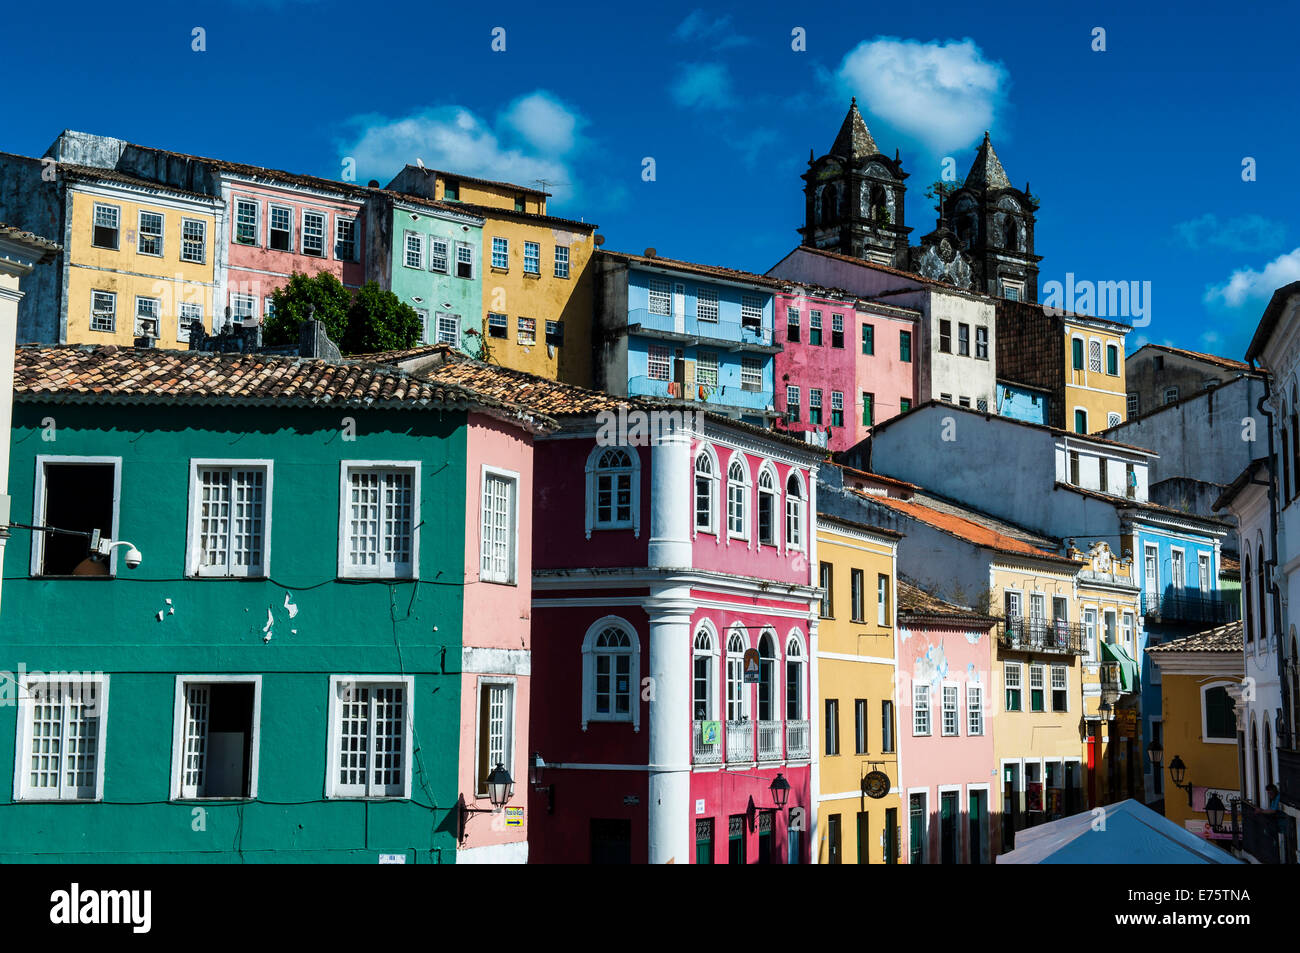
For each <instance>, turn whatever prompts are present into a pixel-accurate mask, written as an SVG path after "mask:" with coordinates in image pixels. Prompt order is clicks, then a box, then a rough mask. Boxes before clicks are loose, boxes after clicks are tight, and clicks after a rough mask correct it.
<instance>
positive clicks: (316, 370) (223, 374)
mask: <svg viewBox="0 0 1300 953" xmlns="http://www.w3.org/2000/svg"><path fill="white" fill-rule="evenodd" d="M14 394H15V397H16V399H18V400H28V401H54V402H68V403H133V404H144V403H164V404H177V405H195V404H216V405H223V406H238V405H240V404H249V405H254V406H265V405H276V406H296V407H303V406H307V407H325V406H329V407H356V408H358V409H376V410H381V409H408V410H440V409H467V410H475V409H478V410H483V411H485V412H488V413H491V414H493V415H494V416H498V417H503V418H505V419H509V420H514V421H517V422H519V423H521V424H524V425H527V426H530V427H533V428H534V429H536V430H549V429H553V427H554V422H553V421H550V420H549V419H547V418H546V417H545V416H544V415H539V414H537V413H535V412H534V411H532V410H531V409H529V408H527V407H525V406H522V405H521V404H520V403H518V402H517V401H514V400H510V399H509V398H508V397H497V396H494V395H490V394H483V393H480V392H478V391H475V390H474V389H473V388H472V387H468V386H465V385H463V384H459V383H456V382H451V381H429V380H424V379H420V378H418V377H414V376H411V375H408V374H405V373H403V372H402V371H399V370H397V369H396V368H392V367H386V366H384V365H383V364H378V363H374V362H361V361H340V362H331V361H322V360H314V359H305V358H297V357H280V356H272V355H265V354H211V353H202V352H194V351H164V350H156V349H152V348H123V347H116V346H113V345H109V346H101V347H85V346H76V345H63V346H59V347H22V348H19V349H18V350H17V352H16V354H15V359H14Z"/></svg>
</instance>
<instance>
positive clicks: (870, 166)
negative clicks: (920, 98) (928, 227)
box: [799, 97, 911, 268]
mask: <svg viewBox="0 0 1300 953" xmlns="http://www.w3.org/2000/svg"><path fill="white" fill-rule="evenodd" d="M906 178H907V173H905V172H904V171H903V166H902V163H901V162H900V161H899V158H898V153H897V151H895V153H894V158H892V159H890V158H889V157H888V156H885V155H884V154H882V153H881V151H880V149H879V148H877V147H876V140H875V139H873V138H872V137H871V131H870V130H869V129H867V124H866V123H865V122H864V121H863V119H862V113H860V112H858V100H857V97H854V98H853V102H852V103H851V104H850V105H849V112H848V115H846V116H845V117H844V123H843V124H842V125H841V126H840V131H839V135H837V136H836V137H835V142H834V144H833V145H832V146H831V151H830V152H829V153H827V154H826V155H824V156H822V157H821V158H820V159H814V158H813V157H812V152H811V151H810V152H809V155H808V171H807V172H805V173H804V174H803V180H804V198H805V213H804V226H803V228H801V229H799V233H800V234H801V235H802V236H803V244H804V245H810V246H812V247H814V248H822V249H826V250H827V251H834V252H839V253H840V254H843V255H851V256H853V257H854V258H864V259H866V260H867V261H873V262H875V263H877V264H881V265H889V266H890V267H893V268H906V267H907V262H908V250H907V244H908V238H907V236H908V233H909V232H911V229H910V228H907V227H906V226H905V225H904V224H903V194H904V193H905V192H906V191H907V187H906V186H905V185H903V180H904V179H906Z"/></svg>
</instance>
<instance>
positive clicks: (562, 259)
mask: <svg viewBox="0 0 1300 953" xmlns="http://www.w3.org/2000/svg"><path fill="white" fill-rule="evenodd" d="M555 277H556V278H567V277H569V246H568V245H556V246H555Z"/></svg>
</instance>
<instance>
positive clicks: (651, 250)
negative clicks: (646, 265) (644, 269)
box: [645, 248, 658, 258]
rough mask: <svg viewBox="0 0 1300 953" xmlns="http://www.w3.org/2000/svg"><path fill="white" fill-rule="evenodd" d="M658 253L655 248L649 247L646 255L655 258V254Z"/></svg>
mask: <svg viewBox="0 0 1300 953" xmlns="http://www.w3.org/2000/svg"><path fill="white" fill-rule="evenodd" d="M657 254H658V252H656V251H655V250H654V249H653V248H647V249H646V250H645V256H646V257H647V258H653V257H654V256H655V255H657Z"/></svg>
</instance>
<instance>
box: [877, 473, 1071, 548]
mask: <svg viewBox="0 0 1300 953" xmlns="http://www.w3.org/2000/svg"><path fill="white" fill-rule="evenodd" d="M853 492H854V493H856V494H857V495H858V496H861V497H862V498H863V499H867V500H870V501H871V502H873V503H878V504H880V505H881V506H887V507H889V508H890V509H892V510H897V511H898V512H900V513H902V514H904V515H906V516H910V517H911V518H912V519H915V520H918V521H919V522H922V523H925V524H926V525H928V526H933V527H934V528H935V529H938V530H942V531H943V532H945V533H948V534H949V535H951V536H956V537H959V538H961V539H964V540H967V541H968V542H972V543H974V544H975V545H977V546H985V547H987V548H989V549H993V550H996V551H998V552H1001V553H1010V554H1014V555H1018V556H1029V557H1032V558H1034V559H1050V560H1053V561H1054V562H1062V563H1071V564H1073V563H1074V560H1072V559H1069V558H1067V557H1065V556H1060V555H1058V554H1056V553H1049V552H1048V551H1047V550H1045V549H1040V548H1038V547H1037V546H1031V545H1029V544H1028V543H1025V542H1021V541H1020V540H1018V539H1015V538H1013V537H1011V536H1007V535H1006V534H1004V533H1000V532H998V531H997V530H995V529H991V528H990V527H988V526H982V525H980V524H979V523H976V522H974V521H972V520H969V519H966V518H965V517H962V516H958V515H956V514H955V513H945V512H941V511H940V510H937V509H934V508H932V507H929V506H926V505H925V504H923V503H918V502H916V501H915V500H900V499H896V498H894V497H890V496H869V495H868V494H865V493H862V492H860V491H857V490H854V491H853Z"/></svg>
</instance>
